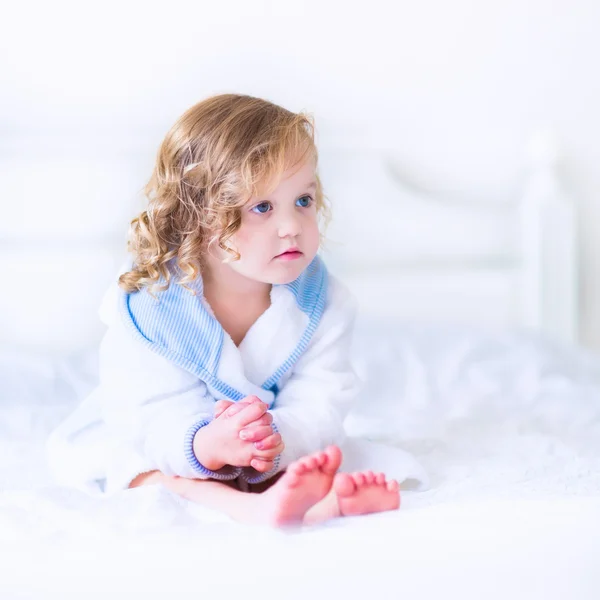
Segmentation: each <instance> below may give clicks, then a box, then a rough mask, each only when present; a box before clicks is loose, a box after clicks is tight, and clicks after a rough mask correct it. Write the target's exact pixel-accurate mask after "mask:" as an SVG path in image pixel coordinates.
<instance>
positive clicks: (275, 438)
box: [254, 430, 281, 450]
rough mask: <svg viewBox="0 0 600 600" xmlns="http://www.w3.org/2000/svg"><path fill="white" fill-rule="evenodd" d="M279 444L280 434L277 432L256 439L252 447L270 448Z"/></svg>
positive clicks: (258, 448)
mask: <svg viewBox="0 0 600 600" xmlns="http://www.w3.org/2000/svg"><path fill="white" fill-rule="evenodd" d="M271 431H272V430H271ZM279 444H281V435H280V434H279V433H270V434H269V435H268V436H265V437H264V438H261V439H260V440H257V441H256V442H255V443H254V447H255V448H256V449H257V450H270V449H271V448H276V447H277V446H279Z"/></svg>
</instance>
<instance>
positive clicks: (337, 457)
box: [323, 446, 342, 474]
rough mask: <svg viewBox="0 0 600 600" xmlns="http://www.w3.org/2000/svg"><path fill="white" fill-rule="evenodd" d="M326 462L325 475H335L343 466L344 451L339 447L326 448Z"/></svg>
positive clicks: (324, 466)
mask: <svg viewBox="0 0 600 600" xmlns="http://www.w3.org/2000/svg"><path fill="white" fill-rule="evenodd" d="M325 457H326V461H325V464H324V465H323V471H324V472H325V473H329V474H333V473H335V472H336V471H337V470H338V469H339V468H340V465H341V464H342V451H341V450H340V449H339V448H338V447H337V446H327V448H325Z"/></svg>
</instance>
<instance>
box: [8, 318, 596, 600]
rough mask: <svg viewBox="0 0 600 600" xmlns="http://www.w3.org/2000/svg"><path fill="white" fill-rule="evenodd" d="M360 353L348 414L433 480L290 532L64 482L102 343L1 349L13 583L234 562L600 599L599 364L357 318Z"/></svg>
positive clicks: (522, 594) (311, 575) (464, 590)
mask: <svg viewBox="0 0 600 600" xmlns="http://www.w3.org/2000/svg"><path fill="white" fill-rule="evenodd" d="M382 336H383V338H382ZM356 357H357V361H358V365H359V371H360V373H361V375H363V376H364V377H367V378H368V380H369V386H368V387H367V389H369V390H373V389H375V390H376V393H373V392H371V393H372V394H373V395H372V396H371V397H370V398H368V399H365V402H363V403H362V404H361V405H360V406H359V407H357V408H356V410H355V411H354V412H353V413H352V415H351V417H350V419H349V420H348V423H347V428H348V429H349V431H350V432H351V433H352V434H354V435H363V436H367V437H370V438H372V439H383V440H386V441H393V442H394V443H395V444H397V445H398V446H399V447H400V448H403V449H405V450H408V451H409V452H410V453H412V454H414V455H415V456H416V457H417V459H418V460H419V461H420V462H421V463H422V464H423V465H424V466H425V467H426V469H427V470H428V471H429V474H430V476H431V489H429V490H428V491H425V492H417V491H404V492H403V504H402V508H401V510H400V511H398V512H397V513H387V514H381V515H372V516H368V517H361V518H353V519H342V520H339V521H335V522H332V523H330V524H328V525H325V526H321V527H318V528H315V529H310V530H305V531H302V532H301V533H296V534H287V533H281V532H275V531H270V530H262V529H256V528H251V527H246V526H241V525H237V524H233V523H231V522H230V521H229V520H228V519H226V518H224V517H223V516H221V515H218V514H216V513H214V512H210V511H207V510H205V509H201V508H200V507H198V506H195V505H192V504H190V503H188V502H187V501H184V500H181V499H179V498H177V497H174V496H173V495H172V494H170V493H169V492H167V491H165V490H164V489H162V488H159V487H146V488H139V489H136V490H128V491H126V492H123V493H122V494H120V495H118V496H116V497H114V498H112V499H110V501H105V500H102V499H98V498H89V497H87V496H85V495H84V494H82V493H80V492H76V491H71V490H68V489H66V488H60V487H57V486H55V485H54V483H53V482H52V481H51V479H50V478H49V475H48V472H47V469H46V465H45V461H44V456H43V451H44V442H45V437H46V435H47V433H48V431H50V430H51V429H52V428H53V427H54V426H55V425H56V424H57V423H58V422H60V420H61V419H62V418H63V417H64V416H65V415H66V414H68V413H69V412H70V411H71V410H72V408H73V406H75V404H76V403H77V402H78V401H79V399H80V398H81V397H82V396H83V395H84V394H85V393H86V392H87V391H89V389H90V388H91V387H92V386H93V384H94V382H95V377H96V372H95V362H94V353H93V352H91V353H89V354H87V355H81V356H77V357H72V358H70V359H64V360H54V361H49V360H46V359H43V358H38V359H34V358H33V357H31V356H26V355H23V356H19V355H18V354H14V353H11V352H8V351H7V352H6V353H4V354H1V355H0V456H1V458H0V490H1V491H0V561H1V564H2V566H3V573H2V578H1V579H0V597H2V598H3V600H4V599H5V598H7V599H9V598H13V597H14V598H44V599H45V598H54V597H57V598H61V599H62V598H71V597H73V598H80V597H83V596H85V597H88V598H96V597H98V598H108V597H110V598H120V597H123V598H125V597H127V596H128V595H130V597H142V595H143V596H144V597H147V598H154V597H157V598H158V597H160V598H164V597H171V596H172V595H174V594H179V593H189V592H190V591H193V590H196V589H197V590H198V594H199V593H200V592H201V591H203V592H205V593H207V592H208V594H207V595H206V596H205V597H215V598H216V597H219V595H218V594H219V590H221V593H222V590H223V588H222V580H221V581H219V576H220V575H222V576H223V577H227V579H226V581H227V593H226V594H225V595H226V596H227V595H228V593H229V591H231V592H232V593H233V592H235V591H238V589H239V592H240V593H243V594H244V597H245V598H249V597H250V598H252V597H254V595H256V597H258V594H259V593H260V592H261V591H262V594H263V595H264V590H265V586H258V587H257V586H255V584H254V583H253V582H254V581H256V580H257V578H258V574H259V573H265V574H267V575H268V577H269V583H268V585H267V589H271V590H272V589H274V588H272V587H271V586H272V585H274V586H277V588H276V593H277V595H278V596H280V597H284V598H296V597H298V598H300V597H303V596H304V597H305V596H306V594H307V593H309V590H312V589H315V588H314V585H316V583H317V582H318V584H319V585H320V586H321V588H322V593H321V592H319V593H318V594H317V595H316V597H317V598H319V597H327V596H330V595H332V594H334V593H336V594H337V595H339V594H341V593H344V594H345V595H346V596H349V597H351V598H354V597H362V595H363V594H364V592H365V591H366V590H368V591H369V593H376V592H377V591H378V590H380V591H382V593H384V592H383V588H385V589H387V590H388V592H387V594H388V595H385V594H384V597H392V596H390V595H389V589H390V586H392V585H393V586H395V588H396V589H397V590H398V595H405V594H407V593H415V594H417V593H418V594H419V597H420V598H438V597H441V594H442V593H444V596H445V597H450V598H479V597H482V595H484V596H485V597H486V598H496V597H498V598H500V597H503V598H506V597H510V598H524V599H525V598H527V599H528V600H529V599H533V598H544V599H545V600H547V599H548V598H566V597H569V598H577V599H584V600H587V598H590V600H591V599H592V598H597V590H598V589H600V587H599V586H600V574H599V573H598V569H597V565H596V563H597V556H598V551H599V550H600V541H599V540H600V363H599V361H598V360H597V359H596V358H594V357H591V356H589V355H586V354H585V353H582V352H579V351H575V350H573V349H568V348H561V347H556V346H553V345H551V344H549V343H548V342H543V341H541V340H539V339H537V338H532V337H527V336H523V335H517V334H504V335H496V336H491V335H489V336H486V335H483V334H480V333H475V332H468V331H464V330H456V331H453V330H446V331H440V330H439V329H433V328H432V329H424V328H416V327H408V326H403V327H400V326H398V327H396V328H393V329H392V328H390V327H389V325H387V326H386V327H385V330H384V331H382V330H381V329H379V330H377V329H376V328H374V327H372V324H370V326H369V327H367V326H365V327H361V326H360V325H359V329H358V332H357V337H356ZM299 562H302V571H307V573H308V574H307V575H302V576H301V575H300V572H301V570H300V566H299V564H298V563H299ZM232 569H233V570H234V572H235V576H232V575H231V572H232ZM311 569H312V571H311ZM207 574H208V575H207ZM90 578H92V579H90ZM91 582H93V583H92V584H91ZM134 585H135V586H136V587H135V588H134V587H133V586H134ZM367 585H369V587H366V586H367ZM279 586H281V587H279ZM362 586H365V587H364V588H363V587H362ZM115 589H116V590H118V591H120V592H122V595H115V592H114V590H115ZM135 590H137V591H138V592H139V594H137V593H135ZM452 590H454V591H455V592H456V595H452V594H449V591H452ZM312 593H313V595H315V592H312ZM131 594H133V595H131ZM507 594H509V596H507ZM261 597H262V595H261Z"/></svg>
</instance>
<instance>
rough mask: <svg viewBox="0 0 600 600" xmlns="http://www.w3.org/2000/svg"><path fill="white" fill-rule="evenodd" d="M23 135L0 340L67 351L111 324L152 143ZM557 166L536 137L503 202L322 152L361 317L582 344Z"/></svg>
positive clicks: (1, 255) (0, 159)
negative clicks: (510, 331) (109, 295)
mask: <svg viewBox="0 0 600 600" xmlns="http://www.w3.org/2000/svg"><path fill="white" fill-rule="evenodd" d="M59 141H60V145H59V144H58V142H59ZM21 142H22V143H21V145H19V143H15V144H14V145H12V146H11V140H10V139H9V138H5V139H3V140H2V143H1V144H0V194H1V197H2V198H3V199H4V201H3V205H2V209H3V219H2V220H0V260H1V261H2V273H3V282H4V288H3V290H2V291H3V293H2V294H0V344H8V345H9V346H10V347H15V346H21V347H25V348H27V349H36V350H41V351H52V352H59V351H72V350H75V349H77V348H80V347H83V346H86V345H89V344H93V343H96V342H97V340H98V339H99V337H100V336H101V334H102V332H103V329H104V328H103V326H102V324H101V323H100V321H99V319H98V316H97V309H98V306H99V304H100V300H101V297H102V293H103V292H104V290H105V289H106V287H107V286H108V284H109V282H110V281H111V279H112V278H113V277H114V274H115V273H116V271H117V269H118V266H119V265H120V264H121V263H122V261H123V259H124V257H125V236H126V230H127V222H128V220H129V218H130V217H131V216H132V215H134V214H136V213H137V212H138V211H139V209H140V207H141V206H142V202H141V200H142V199H141V196H140V193H139V192H140V190H141V188H142V186H143V184H144V182H145V180H146V178H147V177H148V175H149V173H150V169H151V166H152V162H153V158H154V150H155V147H154V146H153V145H152V144H149V143H147V141H145V140H144V141H141V142H140V144H139V145H137V146H136V144H133V143H132V144H131V145H130V146H128V147H125V146H123V148H121V150H120V152H115V146H114V144H113V143H112V142H111V143H110V144H107V146H106V147H105V148H101V147H99V146H98V145H96V144H89V143H86V144H82V143H81V140H80V139H78V138H77V137H74V138H73V139H69V138H67V136H66V135H64V134H62V133H61V135H60V136H59V138H51V137H48V138H36V139H35V140H29V141H28V140H24V141H23V140H21ZM34 150H35V151H34ZM557 160H558V156H557V152H556V148H554V147H553V146H552V144H551V143H549V142H548V141H547V140H546V141H544V140H543V139H542V140H540V139H538V140H534V143H533V145H532V147H531V148H530V161H529V165H528V169H527V174H526V177H525V178H524V180H523V181H521V182H519V185H516V186H515V189H514V190H513V191H512V192H510V193H507V194H505V195H504V196H503V197H501V198H500V199H498V198H492V196H496V194H492V193H490V191H489V190H483V192H482V194H481V195H480V196H477V197H467V196H465V195H462V194H461V195H456V194H428V193H424V192H422V191H418V190H415V189H412V188H410V187H409V186H408V185H407V184H406V183H404V182H403V180H402V179H401V178H399V177H398V176H397V175H396V176H394V174H393V173H394V170H393V169H392V168H391V167H390V164H388V163H387V162H386V161H385V157H383V156H381V155H379V154H377V153H374V152H358V151H357V152H355V151H347V150H344V151H336V152H333V153H331V152H330V153H328V152H326V151H325V152H322V153H321V166H320V173H321V176H322V179H323V182H324V185H325V189H326V192H327V193H328V195H329V197H330V199H331V201H332V204H333V214H334V219H333V223H332V226H331V228H330V230H329V233H328V238H329V240H330V242H329V243H328V245H327V249H326V251H325V254H326V256H327V260H328V264H329V266H330V268H331V269H332V271H334V272H336V273H338V274H339V275H341V276H342V278H343V279H344V280H345V281H346V282H347V283H348V284H349V286H350V287H351V288H352V289H353V290H354V292H355V293H356V295H357V297H358V299H359V302H360V304H361V307H362V310H363V312H364V313H365V314H371V315H377V316H381V317H385V318H394V319H411V320H412V319H421V320H426V321H452V322H465V323H478V324H485V325H494V326H501V327H506V326H511V327H512V326H527V327H532V328H535V329H538V330H541V331H544V332H547V333H549V334H552V335H554V336H557V337H559V338H560V339H563V340H575V339H576V329H577V295H576V267H575V264H576V257H575V219H574V214H573V205H572V203H571V202H570V201H569V199H568V198H567V197H566V196H565V195H564V193H563V192H562V188H561V186H560V183H559V179H558V175H557V169H556V166H557ZM24 182H26V185H25V184H24Z"/></svg>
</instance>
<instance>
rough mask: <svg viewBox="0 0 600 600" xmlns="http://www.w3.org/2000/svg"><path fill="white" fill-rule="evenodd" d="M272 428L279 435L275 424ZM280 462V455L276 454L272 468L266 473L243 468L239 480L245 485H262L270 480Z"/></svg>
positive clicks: (277, 469)
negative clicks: (244, 482) (245, 483)
mask: <svg viewBox="0 0 600 600" xmlns="http://www.w3.org/2000/svg"><path fill="white" fill-rule="evenodd" d="M271 427H273V431H274V432H275V433H279V429H278V427H277V425H275V423H272V424H271ZM280 462H281V454H278V455H277V456H276V457H275V460H274V461H273V468H272V469H271V470H270V471H267V472H266V473H260V472H259V471H257V470H256V469H254V468H252V467H244V468H242V472H241V473H240V478H241V479H243V480H244V481H246V482H247V483H262V482H263V481H266V480H267V479H270V478H271V477H273V475H275V474H276V473H277V472H278V471H279V463H280Z"/></svg>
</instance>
